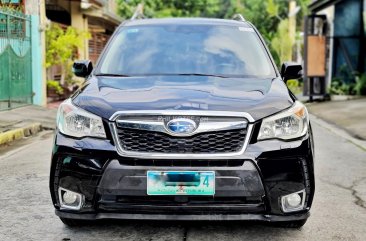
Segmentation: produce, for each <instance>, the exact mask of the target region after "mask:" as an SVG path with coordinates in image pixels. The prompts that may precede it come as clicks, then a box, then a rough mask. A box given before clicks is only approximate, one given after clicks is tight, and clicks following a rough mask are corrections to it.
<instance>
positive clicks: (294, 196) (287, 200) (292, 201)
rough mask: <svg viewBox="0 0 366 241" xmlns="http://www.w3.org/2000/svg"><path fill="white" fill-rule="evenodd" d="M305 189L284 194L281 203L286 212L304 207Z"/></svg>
mask: <svg viewBox="0 0 366 241" xmlns="http://www.w3.org/2000/svg"><path fill="white" fill-rule="evenodd" d="M304 204H305V190H302V191H300V192H295V193H291V194H289V195H286V196H282V198H281V205H282V210H283V211H284V212H294V211H299V210H302V209H304Z"/></svg>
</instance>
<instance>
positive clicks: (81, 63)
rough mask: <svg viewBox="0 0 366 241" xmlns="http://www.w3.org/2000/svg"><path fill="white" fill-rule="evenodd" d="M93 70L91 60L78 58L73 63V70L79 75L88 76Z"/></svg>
mask: <svg viewBox="0 0 366 241" xmlns="http://www.w3.org/2000/svg"><path fill="white" fill-rule="evenodd" d="M92 71H93V64H92V62H91V61H90V60H77V61H75V62H74V64H73V65H72V72H73V73H74V74H75V75H76V76H78V77H84V78H85V77H87V76H89V75H90V74H91V72H92Z"/></svg>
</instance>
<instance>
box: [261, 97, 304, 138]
mask: <svg viewBox="0 0 366 241" xmlns="http://www.w3.org/2000/svg"><path fill="white" fill-rule="evenodd" d="M308 125H309V117H308V111H307V110H306V107H305V106H304V105H303V104H301V103H300V102H298V101H296V102H295V104H294V105H293V106H292V107H291V108H290V109H287V110H285V111H283V112H280V113H279V114H276V115H274V116H270V117H268V118H264V119H263V121H262V125H261V129H260V131H259V134H258V140H265V139H272V138H278V139H283V140H288V139H294V138H298V137H301V136H303V135H305V134H306V132H307V130H308Z"/></svg>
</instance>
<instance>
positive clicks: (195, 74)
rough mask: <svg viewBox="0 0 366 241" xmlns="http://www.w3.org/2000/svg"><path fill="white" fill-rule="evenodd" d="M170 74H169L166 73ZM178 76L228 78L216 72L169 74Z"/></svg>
mask: <svg viewBox="0 0 366 241" xmlns="http://www.w3.org/2000/svg"><path fill="white" fill-rule="evenodd" d="M168 75H170V74H168ZM171 75H180V76H207V77H218V78H230V77H229V76H224V75H216V74H199V73H185V74H171Z"/></svg>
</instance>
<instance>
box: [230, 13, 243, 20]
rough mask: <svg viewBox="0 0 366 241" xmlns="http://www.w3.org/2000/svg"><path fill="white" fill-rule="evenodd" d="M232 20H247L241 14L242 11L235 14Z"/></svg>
mask: <svg viewBox="0 0 366 241" xmlns="http://www.w3.org/2000/svg"><path fill="white" fill-rule="evenodd" d="M232 20H236V21H243V22H245V21H246V20H245V18H244V17H243V15H241V14H240V13H236V14H234V16H233V17H232Z"/></svg>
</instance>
